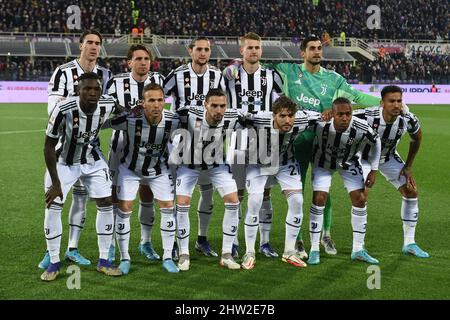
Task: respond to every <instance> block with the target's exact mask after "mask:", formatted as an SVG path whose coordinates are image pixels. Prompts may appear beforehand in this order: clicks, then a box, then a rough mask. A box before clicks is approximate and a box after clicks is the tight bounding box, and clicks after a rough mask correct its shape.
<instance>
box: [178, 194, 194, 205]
mask: <svg viewBox="0 0 450 320" xmlns="http://www.w3.org/2000/svg"><path fill="white" fill-rule="evenodd" d="M177 204H178V205H180V206H190V205H191V198H190V197H186V196H177Z"/></svg>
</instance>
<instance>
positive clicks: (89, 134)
mask: <svg viewBox="0 0 450 320" xmlns="http://www.w3.org/2000/svg"><path fill="white" fill-rule="evenodd" d="M97 133H98V129H95V130H93V131H87V132H79V133H78V135H76V136H74V139H86V138H92V137H95V136H96V135H97Z"/></svg>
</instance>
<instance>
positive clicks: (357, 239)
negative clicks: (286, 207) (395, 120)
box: [308, 98, 381, 265]
mask: <svg viewBox="0 0 450 320" xmlns="http://www.w3.org/2000/svg"><path fill="white" fill-rule="evenodd" d="M332 110H333V118H332V119H331V121H328V122H325V121H320V122H318V123H317V124H315V125H314V126H313V127H312V131H313V132H315V133H316V139H315V140H314V146H313V172H312V185H313V201H312V202H313V203H312V205H311V209H310V229H309V230H310V237H311V252H310V254H309V259H308V264H311V265H315V264H319V263H320V254H319V242H320V233H321V232H322V225H323V210H324V207H325V203H326V200H327V196H328V192H329V190H330V186H331V179H332V176H333V173H334V172H335V171H337V172H339V175H340V176H341V177H342V180H343V181H344V185H345V188H346V189H347V192H348V193H349V196H350V199H351V202H352V212H351V223H352V228H353V250H352V254H351V259H352V260H361V261H365V262H368V263H371V264H378V260H377V259H375V258H372V257H371V256H370V255H369V254H368V253H367V251H366V249H365V248H364V238H365V234H366V224H367V210H366V196H365V194H364V189H365V187H368V188H371V187H372V186H373V184H374V183H375V178H376V172H377V170H378V162H379V158H380V150H381V142H380V139H379V137H378V134H377V133H376V132H375V131H374V130H373V129H372V128H371V127H370V126H369V125H368V123H367V122H366V121H364V120H361V119H359V118H356V117H352V106H351V103H350V101H349V100H348V99H346V98H337V99H336V100H334V101H333V106H332ZM367 144H368V145H370V146H371V151H370V155H369V157H368V159H369V160H368V161H369V164H370V172H369V174H368V175H367V179H366V180H364V178H363V171H362V168H361V165H360V163H359V153H360V151H361V149H362V148H364V146H365V145H367Z"/></svg>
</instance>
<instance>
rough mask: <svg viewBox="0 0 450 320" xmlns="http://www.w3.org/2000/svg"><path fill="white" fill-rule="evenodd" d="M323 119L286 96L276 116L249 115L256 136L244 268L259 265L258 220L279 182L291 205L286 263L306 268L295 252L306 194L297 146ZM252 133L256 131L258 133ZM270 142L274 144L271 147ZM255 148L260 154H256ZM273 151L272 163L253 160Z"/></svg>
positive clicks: (250, 169) (277, 103)
mask: <svg viewBox="0 0 450 320" xmlns="http://www.w3.org/2000/svg"><path fill="white" fill-rule="evenodd" d="M320 118H321V114H320V113H318V112H314V111H303V110H301V111H298V107H297V104H296V103H295V102H294V101H292V100H291V99H289V98H288V97H285V96H281V97H279V98H278V99H277V100H276V101H275V102H274V104H273V106H272V112H258V113H256V114H251V113H248V114H247V116H246V118H245V123H246V125H247V126H248V127H249V132H250V133H251V132H253V133H254V137H251V136H249V137H250V146H249V165H248V166H247V175H246V177H247V178H246V180H247V181H246V187H247V193H248V205H247V215H246V217H245V244H246V254H245V255H244V257H243V262H242V268H244V269H247V270H249V269H253V267H254V265H255V261H256V260H255V241H256V234H257V232H258V225H259V224H258V218H259V211H260V208H261V206H262V203H263V199H264V188H265V187H267V186H266V184H267V181H269V183H268V185H270V186H272V185H274V184H275V183H276V182H278V183H279V184H280V186H281V190H282V192H283V194H284V196H285V197H286V199H287V202H288V211H287V215H286V221H285V226H286V234H285V244H284V253H283V256H282V261H283V262H287V263H290V264H292V265H294V266H296V267H306V263H305V262H303V261H302V260H301V257H300V256H299V254H298V253H297V251H296V249H295V242H296V239H297V236H298V233H299V231H300V227H301V224H302V219H303V194H302V181H301V177H300V166H299V164H298V162H297V160H295V158H294V149H293V142H294V141H295V139H296V138H297V136H298V135H299V134H300V133H302V132H303V131H305V130H306V129H307V128H308V127H309V126H312V125H313V124H315V123H317V122H318V121H319V120H320ZM251 129H256V131H257V132H255V130H251ZM267 134H270V136H267ZM254 140H256V141H254ZM267 141H270V142H271V143H270V145H268V144H267ZM255 147H256V149H257V150H254V149H255ZM252 148H253V150H252ZM269 150H270V160H269V158H267V159H264V158H261V159H252V156H253V155H255V154H258V155H259V156H260V157H265V155H267V154H268V151H269ZM255 160H257V161H255Z"/></svg>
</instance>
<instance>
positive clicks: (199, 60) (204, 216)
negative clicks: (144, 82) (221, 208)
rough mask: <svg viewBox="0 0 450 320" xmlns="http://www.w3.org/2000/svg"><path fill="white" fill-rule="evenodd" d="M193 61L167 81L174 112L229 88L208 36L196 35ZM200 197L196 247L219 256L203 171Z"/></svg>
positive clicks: (208, 183) (210, 189)
mask: <svg viewBox="0 0 450 320" xmlns="http://www.w3.org/2000/svg"><path fill="white" fill-rule="evenodd" d="M189 55H190V56H191V58H192V61H191V62H190V63H188V64H184V65H182V66H180V67H179V68H177V69H175V70H172V71H171V72H170V73H169V75H168V76H167V78H166V79H165V81H164V91H165V93H166V94H167V95H172V97H173V99H174V101H173V104H172V109H171V111H173V112H176V113H180V112H182V111H183V110H186V109H189V108H191V107H195V106H196V107H203V105H204V102H205V97H206V94H207V93H208V92H209V90H210V89H214V88H220V89H222V90H225V84H224V79H223V77H222V72H221V71H220V70H219V69H217V68H215V67H213V66H211V65H209V64H208V62H209V58H210V56H211V44H210V42H209V40H208V38H206V37H198V38H195V39H194V40H193V41H192V42H191V44H190V45H189ZM198 184H199V186H200V199H199V202H198V209H197V213H198V237H197V241H196V243H195V248H196V249H197V250H198V251H200V252H202V253H203V254H204V255H205V256H212V257H217V253H216V252H215V251H214V250H212V249H211V246H210V244H209V241H208V239H207V235H208V227H209V224H210V220H211V214H212V212H213V192H214V189H213V186H212V184H211V181H210V180H209V179H208V178H207V177H206V176H205V175H204V174H202V175H201V176H200V178H199V181H198Z"/></svg>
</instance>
